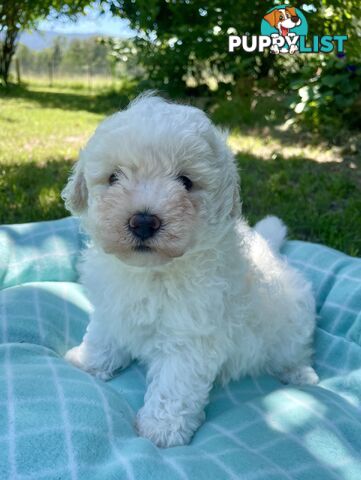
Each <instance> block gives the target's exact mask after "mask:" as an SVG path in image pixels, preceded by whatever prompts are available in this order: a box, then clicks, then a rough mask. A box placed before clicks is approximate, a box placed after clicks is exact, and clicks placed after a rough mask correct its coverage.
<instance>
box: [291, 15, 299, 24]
mask: <svg viewBox="0 0 361 480" xmlns="http://www.w3.org/2000/svg"><path fill="white" fill-rule="evenodd" d="M291 20H292V22H293V23H297V22H298V20H299V18H298V17H297V15H294V16H293V17H291Z"/></svg>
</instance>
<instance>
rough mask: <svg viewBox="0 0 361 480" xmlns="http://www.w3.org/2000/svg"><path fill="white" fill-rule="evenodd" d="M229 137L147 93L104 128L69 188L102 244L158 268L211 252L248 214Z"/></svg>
mask: <svg viewBox="0 0 361 480" xmlns="http://www.w3.org/2000/svg"><path fill="white" fill-rule="evenodd" d="M238 188H239V187H238V175H237V171H236V167H235V164H234V160H233V156H232V154H231V153H230V151H229V149H228V147H227V145H226V142H225V137H224V135H223V134H222V133H221V132H220V131H218V130H217V129H216V128H215V127H214V126H213V125H212V123H211V122H210V120H209V119H208V118H207V116H206V115H205V114H204V113H203V112H202V111H201V110H198V109H197V108H193V107H189V106H183V105H176V104H171V103H168V102H166V101H164V100H163V99H161V98H159V97H155V96H151V95H145V96H144V95H143V96H141V97H139V98H138V99H137V100H135V101H134V102H133V103H132V104H131V105H130V106H129V107H128V109H127V110H125V111H122V112H119V113H116V114H115V115H113V116H111V117H110V118H108V119H106V120H105V121H104V122H103V123H101V124H100V126H99V127H98V128H97V130H96V132H95V134H94V135H93V137H92V138H91V139H90V140H89V142H88V144H87V146H86V147H85V149H84V150H83V151H82V152H81V154H80V158H79V161H78V162H77V164H76V165H75V167H74V171H73V175H72V176H71V177H70V179H69V182H68V184H67V185H66V187H65V189H64V190H63V198H64V199H65V205H66V207H67V208H68V210H70V211H71V212H72V213H73V214H76V215H79V216H80V217H81V218H82V221H83V224H84V226H85V228H86V229H87V230H88V232H89V234H90V236H91V237H92V239H93V241H94V243H95V245H96V246H97V247H99V248H101V249H103V250H104V251H105V252H107V253H110V254H113V255H116V256H117V257H118V258H119V259H121V260H122V261H124V262H125V263H129V264H132V265H138V266H152V265H159V264H162V263H165V262H168V261H170V260H172V259H174V258H176V257H180V256H182V255H185V254H186V253H187V252H189V251H192V250H193V251H194V249H196V248H205V246H206V245H207V244H209V243H211V242H212V241H214V239H215V237H216V236H217V235H219V234H221V232H222V230H223V229H225V228H226V227H227V225H229V224H230V221H231V220H232V217H234V216H236V215H237V214H238V210H239V208H240V202H239V194H238Z"/></svg>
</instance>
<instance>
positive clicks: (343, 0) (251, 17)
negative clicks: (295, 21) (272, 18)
mask: <svg viewBox="0 0 361 480" xmlns="http://www.w3.org/2000/svg"><path fill="white" fill-rule="evenodd" d="M105 3H106V4H107V8H108V6H109V3H111V5H110V9H111V11H112V12H113V14H115V15H119V16H121V17H123V18H127V19H128V20H129V21H130V25H131V27H132V28H134V29H135V30H136V31H137V32H138V36H137V38H136V39H135V44H136V47H137V51H138V55H139V59H140V61H141V62H142V64H143V65H144V66H145V68H146V70H147V73H148V78H149V79H150V80H151V81H153V82H154V83H155V85H156V86H157V85H159V86H164V85H171V86H172V87H173V89H174V87H177V88H178V89H180V90H181V89H183V90H184V88H185V82H186V79H187V78H188V79H189V78H192V79H194V80H195V83H196V84H198V85H201V84H202V83H205V76H208V77H212V76H215V77H216V78H218V80H220V81H224V79H225V78H226V77H228V78H226V80H227V81H231V82H233V83H235V82H237V81H238V79H240V78H250V77H256V78H260V77H263V76H267V75H268V74H269V72H270V71H272V70H274V68H284V69H285V70H287V66H286V65H283V64H282V59H281V61H280V59H278V58H275V56H272V55H269V54H266V53H262V54H260V53H254V52H253V53H248V54H247V53H242V54H240V53H238V54H237V53H235V54H231V53H229V52H228V48H227V47H228V35H229V34H230V33H237V34H239V35H243V34H251V35H259V34H260V25H261V20H262V17H263V16H264V15H265V13H266V12H267V10H269V9H270V8H272V7H273V6H275V5H277V4H283V3H291V2H288V1H287V0H255V1H251V2H250V1H246V0H208V1H207V2H199V1H198V0H172V1H169V0H132V1H131V2H130V1H127V0H112V1H111V2H109V1H104V2H103V4H105ZM312 4H313V5H314V6H315V7H316V11H315V12H313V13H312V14H310V15H309V16H308V17H307V18H309V20H310V25H311V27H312V30H311V28H310V31H311V32H312V34H321V35H325V34H335V33H338V34H343V33H345V30H346V33H348V34H349V36H350V38H355V37H357V32H356V26H355V23H356V22H357V20H358V19H359V18H360V16H359V15H360V9H361V2H360V1H359V0H327V1H326V0H314V1H313V2H312ZM351 45H352V42H351V41H349V42H348V47H349V46H351ZM248 86H249V85H248Z"/></svg>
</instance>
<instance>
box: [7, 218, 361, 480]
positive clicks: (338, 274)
mask: <svg viewBox="0 0 361 480" xmlns="http://www.w3.org/2000/svg"><path fill="white" fill-rule="evenodd" d="M84 244H85V241H84V237H82V235H81V234H80V233H79V224H78V221H77V220H76V219H74V218H66V219H63V220H58V221H52V222H41V223H33V224H24V225H13V226H4V227H1V228H0V285H1V291H0V294H1V299H0V318H1V322H0V335H1V344H0V362H1V363H0V365H1V368H0V382H1V385H0V404H1V408H0V478H1V479H2V480H5V479H9V480H16V479H23V480H32V479H34V480H41V479H44V480H68V479H69V480H76V479H79V480H81V479H86V480H97V479H99V480H108V479H109V480H110V479H112V480H118V479H119V480H121V479H166V480H170V479H172V480H178V479H179V480H184V479H194V480H201V479H206V480H210V479H222V480H223V479H246V480H251V479H252V480H257V479H260V480H262V479H265V478H267V480H282V479H300V480H301V479H305V480H306V479H307V480H309V479H310V478H312V479H313V480H317V479H322V480H325V479H337V480H340V479H345V480H346V479H347V480H352V479H355V480H356V479H357V480H359V479H360V478H361V260H359V259H356V258H351V257H348V256H346V255H344V254H342V253H340V252H337V251H335V250H332V249H330V248H327V247H324V246H321V245H315V244H311V243H304V242H297V241H291V242H288V243H287V244H286V246H285V247H284V250H283V254H285V255H286V256H287V257H288V259H289V261H290V262H291V263H292V264H293V265H294V266H295V267H297V268H299V269H300V270H302V271H303V273H304V274H305V275H306V276H307V277H308V278H309V279H310V280H311V281H312V284H313V287H314V291H315V294H316V298H317V311H318V327H317V333H316V355H315V368H316V370H317V372H318V374H319V375H320V378H321V382H320V384H319V385H318V386H307V387H302V388H299V387H295V386H292V385H287V386H285V385H282V384H280V383H279V382H278V381H277V380H276V379H275V378H271V377H268V376H263V377H260V378H256V379H252V378H245V379H241V380H240V381H238V382H233V383H231V384H229V385H228V386H227V387H226V388H220V387H215V388H214V389H213V391H212V393H211V400H210V403H209V405H208V407H207V409H206V416H207V418H206V422H205V423H204V424H203V425H202V426H201V428H200V429H199V430H198V432H197V433H196V434H195V436H194V438H193V440H192V443H191V444H190V445H188V446H184V447H175V448H170V449H163V450H162V449H158V448H157V447H155V446H154V445H153V444H152V443H151V442H149V441H148V440H145V439H143V438H139V437H137V435H136V433H135V431H134V429H133V420H134V415H135V412H136V411H137V410H138V409H139V408H140V407H141V406H142V402H143V395H144V391H145V381H144V370H143V368H142V367H141V366H139V365H138V364H136V363H134V364H133V365H132V366H131V367H129V368H128V369H127V370H125V371H124V372H122V373H121V374H120V375H119V376H117V377H116V378H114V379H113V380H111V381H109V382H107V383H103V382H101V381H98V380H96V379H94V378H93V377H92V376H90V375H88V374H87V373H84V372H82V371H80V370H77V369H76V368H74V367H72V366H71V365H69V364H68V363H66V362H65V361H64V359H63V355H64V353H65V352H66V350H67V349H68V348H70V347H72V346H74V345H76V344H78V343H79V342H80V341H81V339H82V336H83V334H84V331H85V328H86V325H87V322H88V318H89V313H90V312H91V305H90V302H89V301H88V300H87V298H86V296H85V295H84V291H83V289H82V287H81V286H80V285H79V284H78V283H77V280H78V276H77V270H76V264H77V261H78V259H79V254H80V251H81V249H82V248H84ZM270 321H272V319H270Z"/></svg>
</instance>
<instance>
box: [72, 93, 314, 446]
mask: <svg viewBox="0 0 361 480" xmlns="http://www.w3.org/2000/svg"><path fill="white" fill-rule="evenodd" d="M184 177H187V181H186V182H185V180H184ZM260 188H261V186H260ZM238 192H239V184H238V174H237V170H236V166H235V162H234V159H233V156H232V153H231V152H230V150H229V148H228V147H227V145H226V138H225V135H224V134H223V133H222V132H220V131H219V130H218V129H217V128H216V127H215V126H214V125H213V124H212V123H211V122H210V120H209V119H208V118H207V116H206V115H205V114H204V113H203V112H202V111H200V110H198V109H196V108H192V107H189V106H183V105H176V104H171V103H168V102H166V101H164V100H163V99H161V98H158V97H156V96H154V95H143V96H141V97H139V98H138V99H137V100H135V101H134V102H133V103H132V104H131V105H130V107H129V108H128V109H127V110H125V111H123V112H119V113H116V114H115V115H113V116H111V117H110V118H108V119H107V120H105V121H104V122H103V123H102V124H101V125H100V126H99V127H98V129H97V130H96V132H95V134H94V136H93V137H92V138H91V139H90V141H89V143H88V144H87V146H86V147H85V149H84V150H83V151H82V152H81V154H80V159H79V161H78V163H77V164H76V166H75V169H74V172H73V175H72V176H71V178H70V180H69V183H68V185H67V186H66V187H65V189H64V192H63V197H64V199H65V203H66V206H67V208H68V209H69V210H70V211H71V212H72V213H74V214H77V215H79V216H80V217H81V220H82V224H83V226H84V227H85V229H86V230H87V231H88V232H89V234H90V236H91V238H92V246H91V247H90V248H89V249H88V250H87V251H86V253H85V255H84V259H83V262H82V266H81V275H82V281H83V283H84V285H85V286H86V288H87V290H88V292H89V296H90V299H91V301H92V302H93V305H94V313H93V314H92V317H91V321H90V324H89V326H88V329H87V332H86V334H85V336H84V339H83V342H82V343H81V345H79V346H78V347H75V348H73V349H72V350H70V351H69V352H68V353H67V355H66V358H67V359H68V360H69V361H70V362H72V363H73V364H74V365H76V366H78V367H80V368H82V369H84V370H86V371H88V372H90V373H92V374H93V375H96V376H97V377H99V378H101V379H104V380H107V379H109V378H110V377H111V376H112V374H113V372H114V371H115V370H116V369H118V368H119V367H122V368H125V367H126V366H127V365H128V364H129V362H130V361H131V360H132V359H138V360H140V361H142V362H144V363H145V364H146V365H147V367H148V370H147V381H148V388H147V392H146V395H145V401H144V406H143V407H142V408H141V410H140V411H139V412H138V414H137V418H136V427H137V431H138V433H139V435H141V436H144V437H146V438H149V439H150V440H152V441H153V442H154V443H155V444H157V445H158V446H161V447H169V446H174V445H182V444H185V443H187V442H189V441H190V440H191V438H192V435H193V433H194V432H195V430H196V429H197V428H198V427H199V426H200V424H201V423H202V421H203V419H204V407H205V405H206V404H207V401H208V395H209V391H210V390H211V388H212V385H213V383H214V382H215V381H216V380H219V381H221V382H223V383H226V382H228V381H229V380H230V379H237V378H239V377H240V376H243V375H247V374H248V375H257V374H260V373H264V372H266V373H270V374H272V375H276V376H278V377H279V378H280V379H281V380H282V381H284V382H293V383H315V382H317V375H316V373H315V372H314V370H313V369H312V368H311V356H312V340H313V334H314V328H315V303H314V299H313V296H312V293H311V288H310V285H309V284H308V283H307V282H306V281H305V280H304V279H303V278H302V276H301V275H300V274H299V273H298V272H297V271H295V270H294V269H292V268H291V267H290V266H289V265H288V264H287V263H286V262H285V261H284V260H282V259H281V258H280V257H279V256H278V254H277V252H278V249H279V248H280V246H281V244H282V242H283V240H284V238H285V233H286V229H285V227H284V226H283V224H282V223H281V221H280V220H278V219H277V218H275V217H267V218H266V219H264V220H262V221H261V222H260V223H259V224H257V225H256V228H255V229H254V230H252V229H251V228H250V227H248V225H247V224H246V223H245V221H244V220H243V219H242V217H241V214H240V199H239V193H238ZM139 212H142V214H143V215H145V214H147V215H150V214H151V215H154V216H156V217H157V218H158V220H159V223H160V228H159V229H158V230H157V231H156V232H153V233H154V234H153V235H151V236H149V237H147V238H139V236H137V235H135V234H134V232H133V231H132V229H131V228H130V227H129V225H130V223H129V222H130V220H129V219H130V218H132V216H133V215H135V214H137V213H139ZM144 212H145V213H144Z"/></svg>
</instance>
